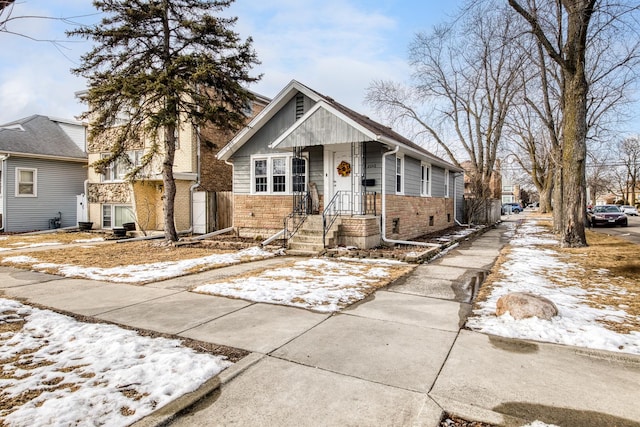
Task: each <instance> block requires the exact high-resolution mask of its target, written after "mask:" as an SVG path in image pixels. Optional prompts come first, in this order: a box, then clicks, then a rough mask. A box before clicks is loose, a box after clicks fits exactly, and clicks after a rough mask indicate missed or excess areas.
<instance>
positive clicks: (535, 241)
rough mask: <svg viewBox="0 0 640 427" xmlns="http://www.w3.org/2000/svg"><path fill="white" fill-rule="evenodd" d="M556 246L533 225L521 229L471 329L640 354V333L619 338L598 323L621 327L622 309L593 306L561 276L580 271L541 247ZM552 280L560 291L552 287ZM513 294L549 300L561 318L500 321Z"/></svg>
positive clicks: (554, 240) (603, 274) (507, 317)
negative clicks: (502, 305)
mask: <svg viewBox="0 0 640 427" xmlns="http://www.w3.org/2000/svg"><path fill="white" fill-rule="evenodd" d="M557 244H558V240H557V238H556V237H555V236H553V235H552V234H550V233H548V232H547V231H546V229H545V228H543V227H539V226H538V225H536V223H535V222H532V221H529V222H526V223H524V224H523V225H521V226H520V227H519V228H518V229H517V230H516V231H515V233H514V236H513V237H512V239H511V241H510V245H511V252H510V253H509V254H508V255H507V256H506V259H507V260H506V262H505V263H504V264H502V266H501V269H500V271H499V274H501V275H502V277H504V279H502V280H499V281H497V282H495V283H494V284H493V290H492V292H491V295H490V296H489V297H488V298H487V300H486V301H483V302H481V303H480V308H479V309H477V310H474V315H475V316H473V317H470V318H469V319H468V321H467V327H469V328H470V329H472V330H477V331H480V332H484V333H488V334H494V335H499V336H503V337H511V338H522V339H531V340H537V341H545V342H552V343H558V344H566V345H572V346H579V347H587V348H593V349H601V350H609V351H618V352H625V353H633V354H640V333H638V332H632V333H630V334H620V333H617V332H614V331H611V330H609V329H607V328H605V327H604V326H603V325H602V324H601V323H599V322H598V321H599V320H608V321H614V322H622V321H623V320H624V319H625V318H627V317H628V316H629V315H628V314H627V313H626V312H625V311H624V309H623V308H621V307H607V308H594V307H591V306H590V305H589V304H588V302H587V296H588V295H589V291H587V290H585V289H583V288H582V287H580V286H579V284H578V283H575V282H572V281H571V280H570V279H567V278H566V277H565V275H564V274H563V272H564V271H567V270H569V269H576V268H580V267H579V266H577V265H575V264H571V263H568V262H565V261H564V260H563V259H562V258H561V257H560V256H559V254H558V252H556V251H555V250H553V249H549V248H548V247H541V245H557ZM600 274H601V275H600V276H598V277H593V280H594V281H596V280H597V281H601V282H602V283H608V279H607V277H606V276H607V274H608V272H607V271H606V270H605V271H600ZM550 277H553V278H554V279H555V280H556V281H559V282H561V283H562V286H558V285H557V284H555V283H554V282H552V281H551V280H550ZM610 286H611V287H612V289H610V291H611V292H618V293H626V290H624V289H619V288H617V287H614V286H613V285H610ZM509 292H530V293H533V294H537V295H541V296H543V297H546V298H548V299H550V300H551V301H553V302H554V303H555V304H556V306H557V307H558V311H559V315H558V316H556V317H554V318H553V319H552V320H551V321H546V320H541V319H538V318H536V317H534V318H529V319H522V320H515V319H513V318H512V317H511V316H510V315H509V313H506V314H504V315H502V316H500V317H496V316H495V310H496V302H497V301H498V299H499V298H500V297H501V296H503V295H505V294H507V293H509ZM594 292H596V291H594Z"/></svg>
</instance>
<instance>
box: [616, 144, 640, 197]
mask: <svg viewBox="0 0 640 427" xmlns="http://www.w3.org/2000/svg"><path fill="white" fill-rule="evenodd" d="M618 152H619V154H620V158H621V161H622V169H623V174H622V175H623V177H624V179H623V189H624V191H623V192H622V195H623V197H624V198H625V201H626V203H628V204H633V205H635V203H636V191H637V188H638V180H639V179H640V137H638V136H633V137H628V138H625V139H623V140H622V141H620V142H619V143H618Z"/></svg>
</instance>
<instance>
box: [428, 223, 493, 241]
mask: <svg viewBox="0 0 640 427" xmlns="http://www.w3.org/2000/svg"><path fill="white" fill-rule="evenodd" d="M482 228H484V226H473V227H467V228H465V229H464V230H459V231H456V232H455V233H451V234H445V235H444V236H440V237H438V238H437V239H436V241H438V242H452V241H454V240H461V239H462V238H463V237H466V236H468V235H469V234H472V233H474V232H475V231H478V230H481V229H482Z"/></svg>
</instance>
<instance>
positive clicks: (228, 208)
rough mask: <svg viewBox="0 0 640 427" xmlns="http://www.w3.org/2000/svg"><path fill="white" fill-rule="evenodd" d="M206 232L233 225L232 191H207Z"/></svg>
mask: <svg viewBox="0 0 640 427" xmlns="http://www.w3.org/2000/svg"><path fill="white" fill-rule="evenodd" d="M207 223H208V224H209V226H208V228H210V230H208V232H211V231H215V230H222V229H224V228H228V227H231V226H233V192H231V191H219V192H215V193H209V209H208V221H207Z"/></svg>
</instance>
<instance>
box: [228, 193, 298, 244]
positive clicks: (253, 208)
mask: <svg viewBox="0 0 640 427" xmlns="http://www.w3.org/2000/svg"><path fill="white" fill-rule="evenodd" d="M233 206H234V209H233V226H234V227H235V228H236V230H238V235H240V236H241V237H256V236H261V237H263V238H265V239H266V238H267V237H270V236H272V235H273V234H275V233H276V232H278V231H280V230H282V228H283V227H284V218H285V217H286V216H287V215H289V214H290V213H291V211H292V210H293V198H292V197H291V196H290V195H286V196H259V195H244V194H235V195H234V196H233Z"/></svg>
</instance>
